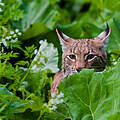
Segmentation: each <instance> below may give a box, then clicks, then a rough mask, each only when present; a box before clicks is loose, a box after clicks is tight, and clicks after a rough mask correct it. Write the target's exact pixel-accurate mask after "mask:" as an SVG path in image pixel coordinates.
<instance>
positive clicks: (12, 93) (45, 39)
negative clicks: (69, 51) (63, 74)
mask: <svg viewBox="0 0 120 120" xmlns="http://www.w3.org/2000/svg"><path fill="white" fill-rule="evenodd" d="M119 6H120V1H119V0H0V119H1V120H70V119H73V120H119V118H120V102H119V101H120V97H119V92H120V70H119V68H120V61H119V56H120V22H119V21H120V7H119ZM106 21H107V22H108V23H109V25H110V28H111V35H110V38H109V42H108V44H107V47H106V52H107V56H108V58H107V61H108V62H107V63H108V65H107V68H106V69H105V71H103V72H101V73H95V72H94V70H86V69H85V70H82V71H81V72H80V73H79V74H75V75H73V76H71V77H68V78H66V79H64V80H63V82H62V83H61V84H60V86H59V91H62V92H63V93H64V95H65V96H64V103H62V104H60V105H57V109H56V110H55V111H53V110H51V104H50V99H51V98H50V87H51V82H52V79H53V76H54V74H55V72H57V71H59V70H60V69H61V55H62V51H61V46H60V43H59V40H58V38H57V35H56V32H55V28H56V25H59V27H60V29H61V31H63V32H64V33H65V34H67V35H68V36H70V37H73V38H76V39H78V38H93V37H95V36H97V35H98V34H99V33H100V32H101V31H102V30H104V29H105V27H106V26H105V25H106V24H105V23H106ZM12 32H14V33H13V34H12ZM21 33H22V34H21ZM68 81H69V82H68ZM71 91H72V92H71ZM79 91H81V92H79ZM83 91H84V92H83Z"/></svg>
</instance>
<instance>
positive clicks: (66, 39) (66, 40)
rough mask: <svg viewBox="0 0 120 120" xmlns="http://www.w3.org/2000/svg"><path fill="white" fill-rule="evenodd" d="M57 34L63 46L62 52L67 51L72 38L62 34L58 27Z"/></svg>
mask: <svg viewBox="0 0 120 120" xmlns="http://www.w3.org/2000/svg"><path fill="white" fill-rule="evenodd" d="M56 32H57V35H58V37H59V40H60V43H61V45H62V50H63V51H64V50H66V49H67V45H68V44H69V42H70V41H71V38H70V37H68V36H67V35H65V34H64V33H62V32H61V31H60V29H59V28H58V27H56Z"/></svg>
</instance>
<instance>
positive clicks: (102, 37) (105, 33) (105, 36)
mask: <svg viewBox="0 0 120 120" xmlns="http://www.w3.org/2000/svg"><path fill="white" fill-rule="evenodd" d="M106 25H107V28H106V29H105V30H104V31H103V32H101V33H100V34H99V35H98V38H100V40H101V42H103V43H106V41H107V39H108V37H109V35H110V32H111V30H110V27H109V25H108V23H107V22H106Z"/></svg>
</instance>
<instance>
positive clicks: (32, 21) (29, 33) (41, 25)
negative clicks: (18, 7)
mask: <svg viewBox="0 0 120 120" xmlns="http://www.w3.org/2000/svg"><path fill="white" fill-rule="evenodd" d="M55 3H56V1H50V0H46V1H44V0H34V1H31V2H29V3H28V4H27V6H26V8H25V13H24V17H23V20H22V26H23V28H22V29H23V31H25V32H24V34H23V36H22V39H29V38H33V37H36V36H38V35H40V34H44V33H46V32H48V31H50V30H53V28H54V27H55V25H56V22H57V21H58V20H59V19H60V16H59V12H58V11H57V9H56V8H55V7H52V5H53V4H54V5H55ZM51 4H52V5H51Z"/></svg>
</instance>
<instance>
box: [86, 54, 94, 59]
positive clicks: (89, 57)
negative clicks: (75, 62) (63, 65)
mask: <svg viewBox="0 0 120 120" xmlns="http://www.w3.org/2000/svg"><path fill="white" fill-rule="evenodd" d="M95 57H96V55H93V54H88V55H86V56H85V60H91V59H94V58H95Z"/></svg>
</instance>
